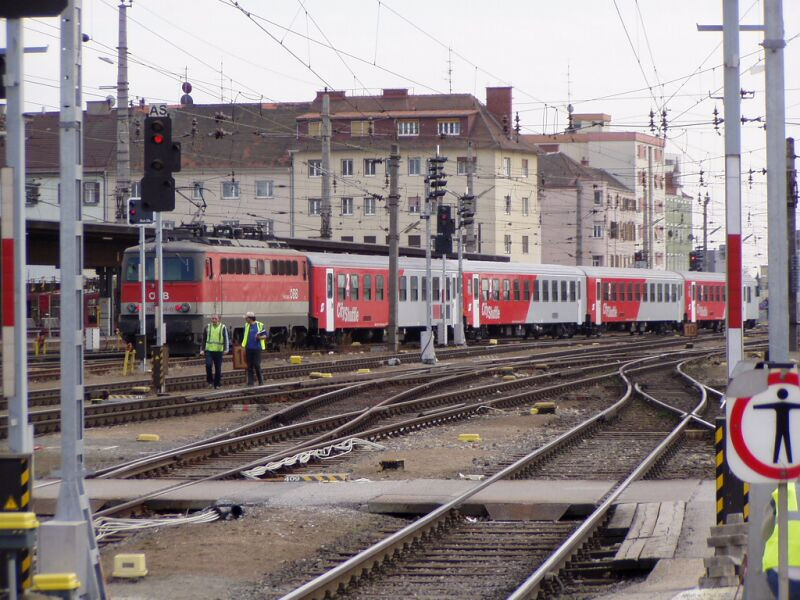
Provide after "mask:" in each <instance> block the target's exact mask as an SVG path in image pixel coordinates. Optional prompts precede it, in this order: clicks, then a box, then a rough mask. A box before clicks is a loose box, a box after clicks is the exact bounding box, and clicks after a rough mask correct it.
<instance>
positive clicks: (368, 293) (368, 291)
mask: <svg viewBox="0 0 800 600" xmlns="http://www.w3.org/2000/svg"><path fill="white" fill-rule="evenodd" d="M364 300H372V275H364Z"/></svg>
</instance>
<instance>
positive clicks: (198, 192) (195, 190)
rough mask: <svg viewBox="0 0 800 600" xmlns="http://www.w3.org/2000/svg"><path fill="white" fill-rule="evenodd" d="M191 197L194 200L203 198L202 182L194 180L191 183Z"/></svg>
mask: <svg viewBox="0 0 800 600" xmlns="http://www.w3.org/2000/svg"><path fill="white" fill-rule="evenodd" d="M192 198H193V199H194V200H202V199H203V182H202V181H195V182H193V183H192Z"/></svg>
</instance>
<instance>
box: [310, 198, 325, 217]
mask: <svg viewBox="0 0 800 600" xmlns="http://www.w3.org/2000/svg"><path fill="white" fill-rule="evenodd" d="M308 214H309V215H312V216H313V215H320V214H322V198H309V199H308Z"/></svg>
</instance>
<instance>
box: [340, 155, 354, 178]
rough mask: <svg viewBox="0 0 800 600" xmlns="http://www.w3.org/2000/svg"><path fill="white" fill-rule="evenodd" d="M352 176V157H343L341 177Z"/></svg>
mask: <svg viewBox="0 0 800 600" xmlns="http://www.w3.org/2000/svg"><path fill="white" fill-rule="evenodd" d="M352 176H353V159H352V158H343V159H342V177H352Z"/></svg>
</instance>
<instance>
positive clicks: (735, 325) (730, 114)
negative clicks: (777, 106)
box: [703, 0, 744, 377]
mask: <svg viewBox="0 0 800 600" xmlns="http://www.w3.org/2000/svg"><path fill="white" fill-rule="evenodd" d="M722 52H723V55H724V56H723V62H724V65H725V73H724V76H725V81H724V85H725V100H724V103H725V104H724V106H725V229H726V239H727V242H726V243H727V248H728V251H727V252H726V256H727V263H726V269H727V280H728V336H727V359H728V376H729V377H733V369H734V368H735V367H736V365H737V364H738V363H739V361H741V360H742V358H743V357H744V347H743V340H742V198H741V193H742V176H741V148H742V140H741V129H742V122H741V104H742V96H741V91H740V90H741V84H740V82H739V0H724V1H723V4H722ZM703 260H704V261H705V260H706V258H705V256H704V257H703Z"/></svg>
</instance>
